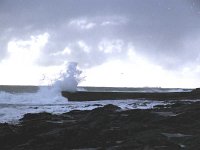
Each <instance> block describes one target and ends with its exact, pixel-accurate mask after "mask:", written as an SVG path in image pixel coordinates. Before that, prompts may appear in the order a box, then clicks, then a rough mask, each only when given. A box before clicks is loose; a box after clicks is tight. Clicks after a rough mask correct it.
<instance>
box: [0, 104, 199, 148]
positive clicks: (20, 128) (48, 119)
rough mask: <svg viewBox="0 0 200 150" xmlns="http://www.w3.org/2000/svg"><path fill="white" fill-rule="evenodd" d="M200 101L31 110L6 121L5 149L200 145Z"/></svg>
mask: <svg viewBox="0 0 200 150" xmlns="http://www.w3.org/2000/svg"><path fill="white" fill-rule="evenodd" d="M199 120H200V102H195V103H191V104H190V103H184V104H180V103H179V102H177V104H174V106H173V107H166V108H164V107H157V108H155V109H150V110H126V111H122V110H120V108H119V107H117V106H114V105H106V106H104V107H100V108H96V109H94V110H91V111H77V110H76V111H71V112H69V113H64V114H61V115H52V114H49V113H38V114H26V115H25V116H24V118H22V119H21V122H20V123H19V124H17V125H11V124H0V149H1V150H11V149H12V150H55V149H60V150H68V149H94V150H98V149H99V150H101V149H111V150H115V149H119V150H120V149H136V150H179V149H187V150H190V149H191V150H193V149H198V148H199V147H200V142H199V141H200V122H199Z"/></svg>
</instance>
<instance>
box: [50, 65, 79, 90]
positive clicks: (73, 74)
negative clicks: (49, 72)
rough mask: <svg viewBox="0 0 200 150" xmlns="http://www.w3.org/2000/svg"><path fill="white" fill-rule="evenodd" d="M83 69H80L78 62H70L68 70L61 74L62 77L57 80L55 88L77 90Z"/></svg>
mask: <svg viewBox="0 0 200 150" xmlns="http://www.w3.org/2000/svg"><path fill="white" fill-rule="evenodd" d="M81 73H82V71H81V70H79V69H78V64H77V63H76V62H69V63H68V68H67V71H66V72H64V73H61V74H60V77H59V78H58V79H57V80H56V81H55V83H54V85H53V86H54V88H55V89H56V90H58V91H68V92H76V90H77V86H78V84H79V82H80V81H81V80H82V78H81V77H80V75H81Z"/></svg>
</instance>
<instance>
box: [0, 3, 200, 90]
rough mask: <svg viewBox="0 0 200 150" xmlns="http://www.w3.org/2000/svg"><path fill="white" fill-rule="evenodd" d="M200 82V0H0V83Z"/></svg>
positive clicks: (184, 84)
mask: <svg viewBox="0 0 200 150" xmlns="http://www.w3.org/2000/svg"><path fill="white" fill-rule="evenodd" d="M68 62H77V63H78V65H79V68H80V69H81V70H82V71H83V76H84V80H83V81H82V82H81V83H80V85H84V86H121V87H126V86H128V87H180V88H196V87H199V86H200V1H199V0H59V1H55V0H0V70H1V72H0V84H16V85H39V84H51V83H52V82H53V81H54V80H55V79H56V78H57V77H58V76H59V74H61V73H62V72H63V71H65V70H66V66H67V63H68Z"/></svg>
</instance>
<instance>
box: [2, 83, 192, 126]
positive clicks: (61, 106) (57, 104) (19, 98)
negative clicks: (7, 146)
mask: <svg viewBox="0 0 200 150" xmlns="http://www.w3.org/2000/svg"><path fill="white" fill-rule="evenodd" d="M76 90H77V91H101V92H102V91H113V92H115V91H121V92H123V91H126V92H189V91H191V90H192V89H180V88H173V89H172V88H151V87H145V88H126V87H120V88H114V87H81V86H78V87H77V88H76ZM172 103H173V102H167V101H165V100H163V101H155V100H150V99H144V100H138V99H126V100H109V99H108V100H100V101H84V102H72V101H68V99H67V98H65V97H63V96H62V95H61V91H60V89H58V88H57V87H55V86H16V85H15V86H13V85H2V86H0V123H12V124H16V123H18V122H19V121H20V119H21V118H22V117H23V116H24V114H27V113H40V112H48V113H52V114H61V113H65V112H69V111H72V110H92V109H95V108H97V107H103V106H105V105H107V104H113V105H116V106H119V107H120V108H121V109H122V110H128V109H152V108H154V107H155V106H157V105H169V104H172Z"/></svg>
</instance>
